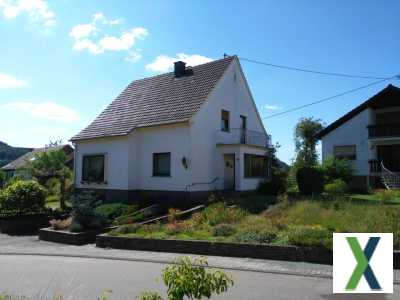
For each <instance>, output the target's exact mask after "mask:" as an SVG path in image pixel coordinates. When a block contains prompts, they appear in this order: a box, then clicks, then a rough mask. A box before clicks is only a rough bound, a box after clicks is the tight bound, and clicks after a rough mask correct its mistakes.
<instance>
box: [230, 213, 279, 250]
mask: <svg viewBox="0 0 400 300" xmlns="http://www.w3.org/2000/svg"><path fill="white" fill-rule="evenodd" d="M237 228H238V230H237V231H238V232H237V233H236V235H235V240H236V241H237V242H240V243H262V244H269V243H271V242H273V241H274V240H275V239H276V238H277V236H278V235H277V233H278V232H277V229H276V227H275V226H273V224H272V223H271V222H270V221H269V220H268V219H267V218H265V217H264V216H249V217H247V218H246V219H244V220H243V221H242V222H240V224H238V226H237Z"/></svg>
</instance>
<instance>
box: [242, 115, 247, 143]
mask: <svg viewBox="0 0 400 300" xmlns="http://www.w3.org/2000/svg"><path fill="white" fill-rule="evenodd" d="M246 130H247V118H246V117H245V116H240V143H241V144H246Z"/></svg>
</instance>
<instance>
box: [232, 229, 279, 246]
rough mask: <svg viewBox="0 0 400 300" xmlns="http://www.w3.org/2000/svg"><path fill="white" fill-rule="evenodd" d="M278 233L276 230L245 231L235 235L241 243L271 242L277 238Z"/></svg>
mask: <svg viewBox="0 0 400 300" xmlns="http://www.w3.org/2000/svg"><path fill="white" fill-rule="evenodd" d="M277 236H278V235H277V234H276V233H275V232H270V231H268V230H265V231H259V232H252V231H245V232H240V233H238V234H237V235H236V236H235V240H236V241H237V242H239V243H260V244H270V243H272V242H273V241H274V240H275V239H276V238H277Z"/></svg>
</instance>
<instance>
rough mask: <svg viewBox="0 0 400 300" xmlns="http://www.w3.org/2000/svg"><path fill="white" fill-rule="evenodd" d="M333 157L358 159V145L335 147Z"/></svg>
mask: <svg viewBox="0 0 400 300" xmlns="http://www.w3.org/2000/svg"><path fill="white" fill-rule="evenodd" d="M333 155H334V156H335V158H345V159H349V160H355V159H356V145H347V146H334V147H333Z"/></svg>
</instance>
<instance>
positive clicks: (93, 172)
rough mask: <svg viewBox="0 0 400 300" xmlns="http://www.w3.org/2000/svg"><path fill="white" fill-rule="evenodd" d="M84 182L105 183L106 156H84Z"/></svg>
mask: <svg viewBox="0 0 400 300" xmlns="http://www.w3.org/2000/svg"><path fill="white" fill-rule="evenodd" d="M82 181H86V182H97V183H101V182H105V181H104V155H85V156H83V165H82Z"/></svg>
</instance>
